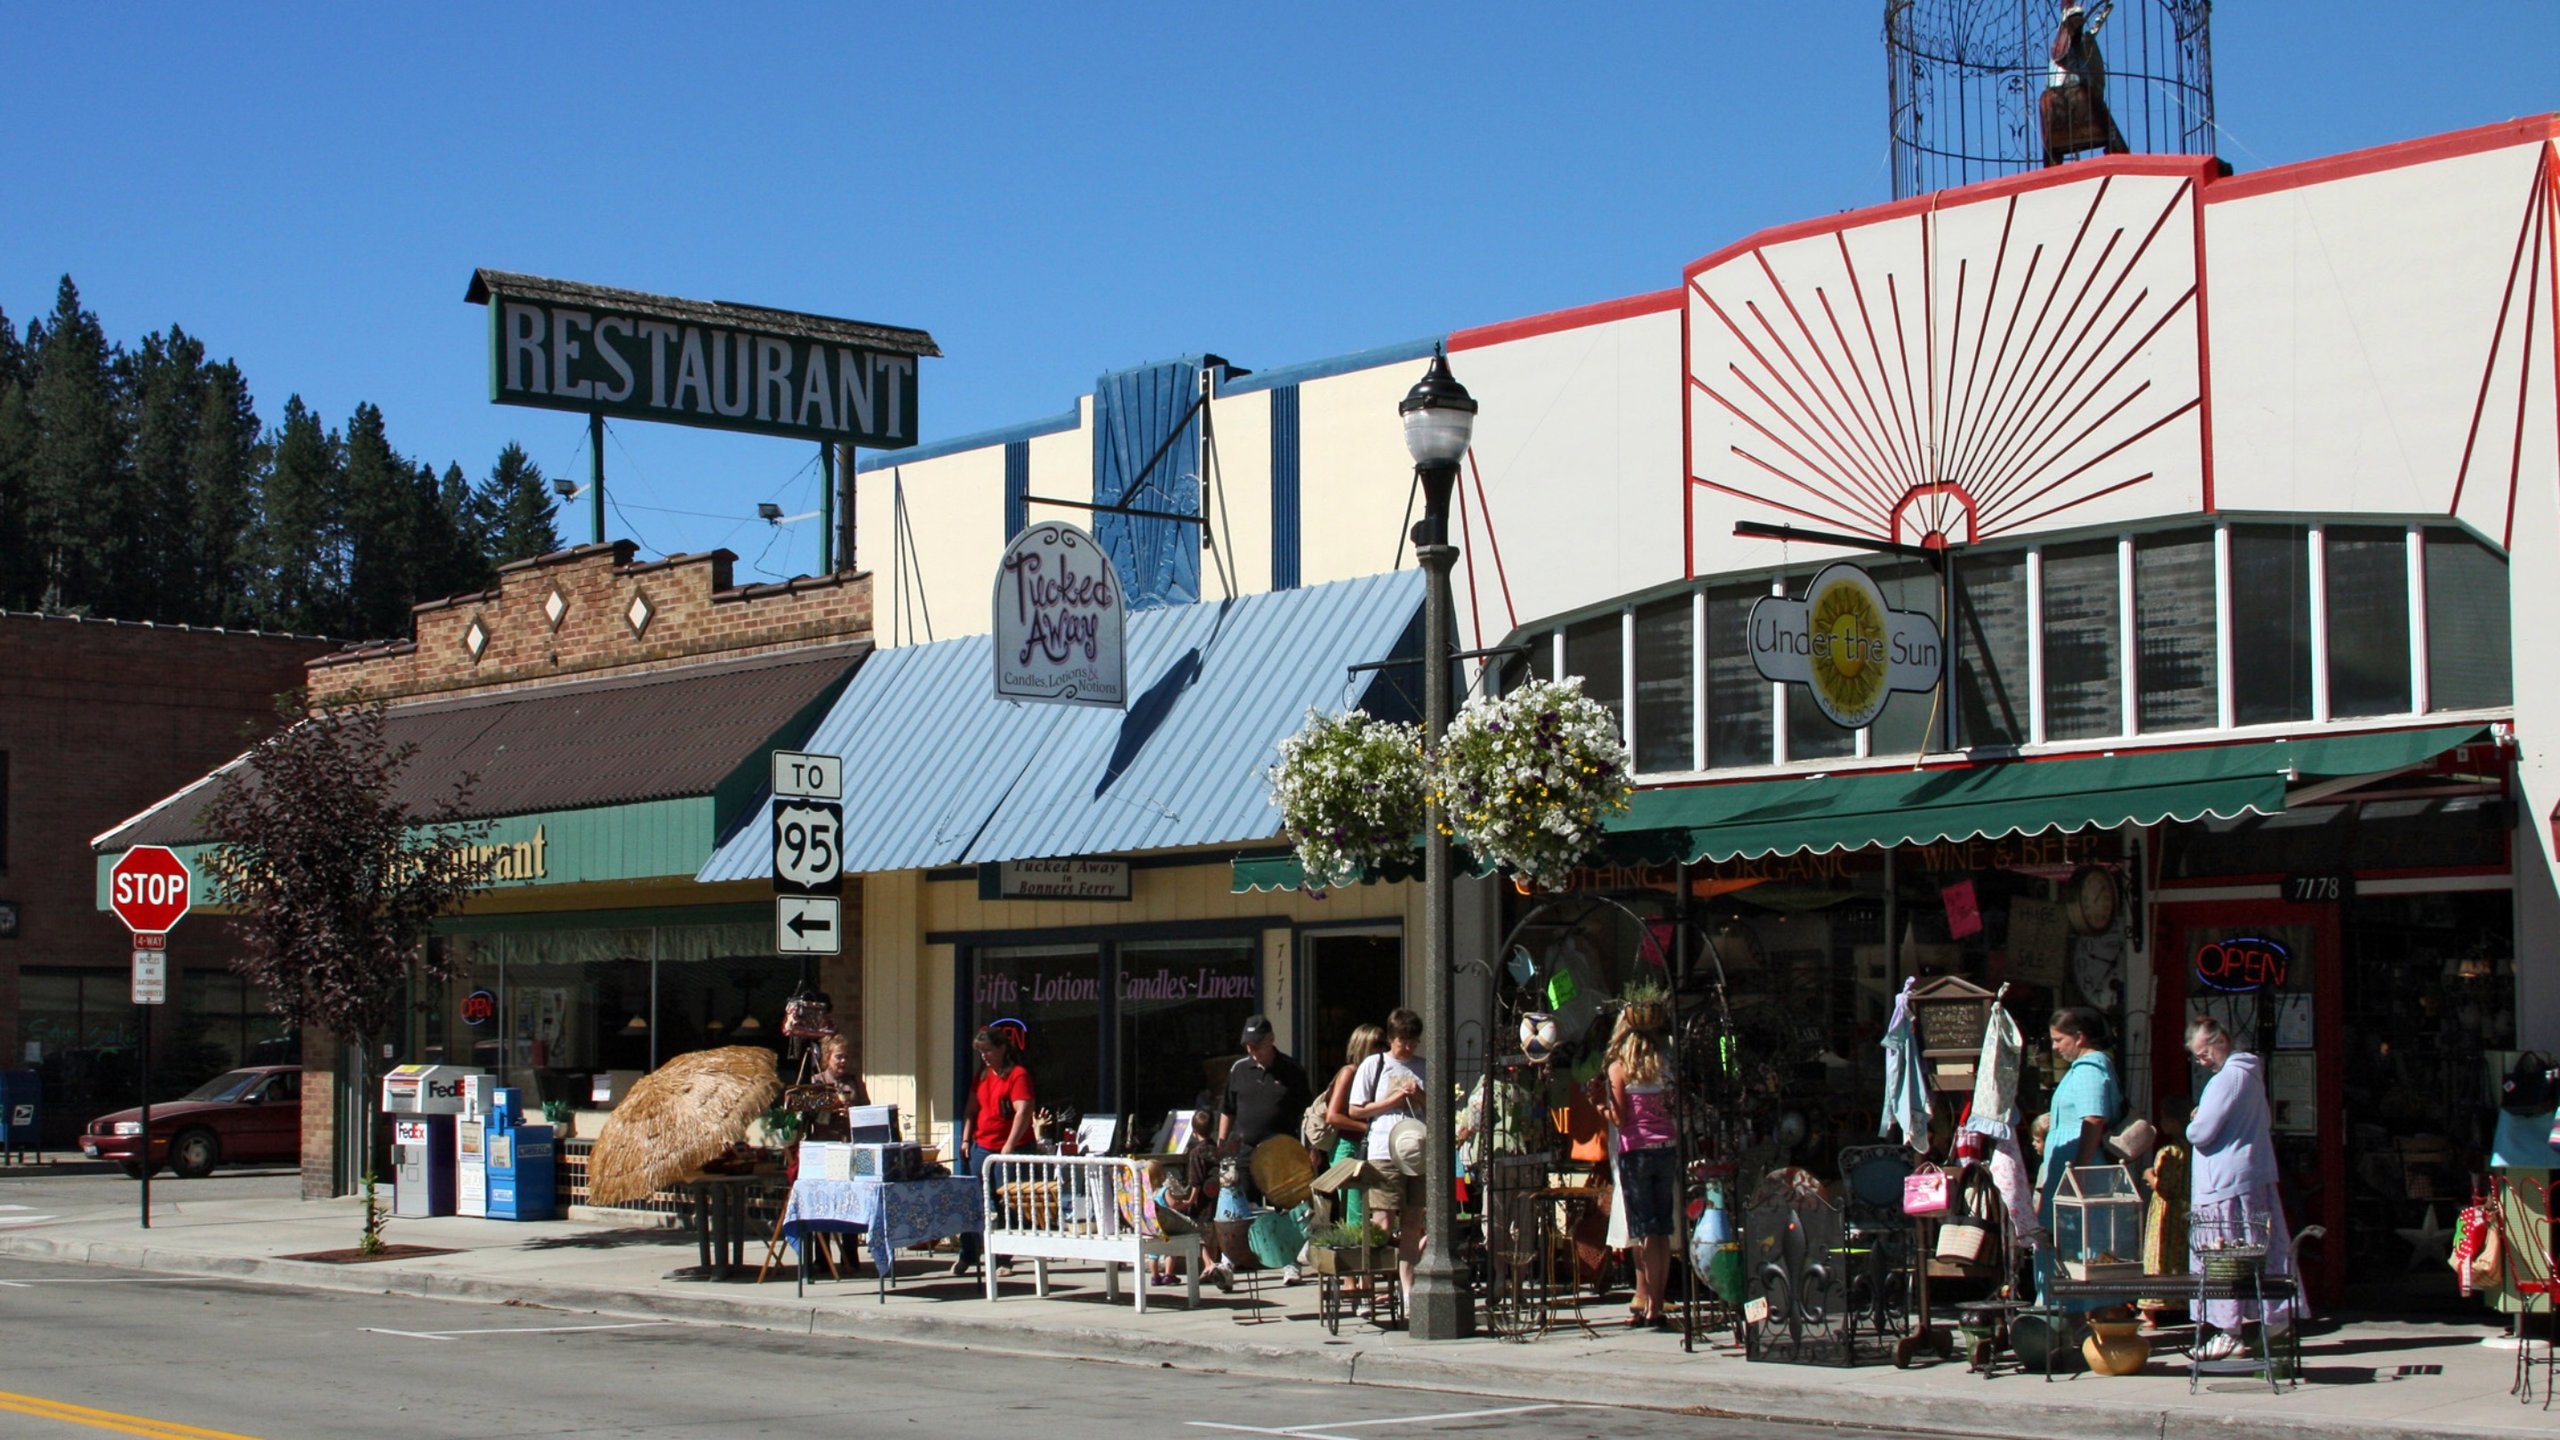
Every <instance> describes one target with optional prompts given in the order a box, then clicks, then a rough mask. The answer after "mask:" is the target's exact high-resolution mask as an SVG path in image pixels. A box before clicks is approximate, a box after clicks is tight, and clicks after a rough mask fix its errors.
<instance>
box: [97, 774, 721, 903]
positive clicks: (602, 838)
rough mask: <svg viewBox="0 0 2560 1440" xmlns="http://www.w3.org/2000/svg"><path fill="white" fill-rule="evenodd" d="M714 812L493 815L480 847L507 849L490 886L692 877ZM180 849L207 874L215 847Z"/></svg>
mask: <svg viewBox="0 0 2560 1440" xmlns="http://www.w3.org/2000/svg"><path fill="white" fill-rule="evenodd" d="M713 810H714V803H713V800H712V797H710V796H708V795H688V796H683V797H681V798H678V799H674V800H643V801H640V802H638V803H636V804H631V805H599V806H594V807H591V808H588V809H583V810H550V811H538V812H535V813H533V814H530V815H501V816H493V817H491V818H490V819H489V820H488V821H486V822H485V823H486V824H487V825H488V827H489V828H488V834H487V837H486V838H485V839H483V840H481V841H480V842H478V843H480V844H481V845H484V846H490V847H499V846H504V847H507V850H506V853H505V854H503V855H501V856H499V857H498V858H499V863H500V865H501V867H502V869H501V872H500V873H501V875H502V876H503V877H504V878H501V879H499V880H497V881H496V882H494V883H493V884H491V885H490V886H489V887H488V888H489V889H491V890H529V889H536V888H540V887H545V886H552V885H595V884H611V883H614V882H617V881H629V880H690V879H692V878H693V877H694V875H695V874H697V873H699V872H700V870H701V869H702V866H703V863H704V862H705V861H707V860H709V859H710V858H711V853H712V850H713V848H714V845H713V835H712V824H711V817H712V813H713ZM174 848H175V849H176V850H177V852H178V858H179V859H181V860H183V861H185V862H186V864H187V868H188V869H190V870H193V871H195V872H196V873H197V874H198V875H202V874H203V873H204V870H205V865H206V860H205V857H206V856H207V854H208V853H209V852H211V851H212V850H214V849H216V848H217V847H216V846H215V845H214V844H212V843H205V844H198V845H180V846H176V847H174ZM118 854H121V852H118ZM117 858H118V856H117V855H100V856H98V857H97V890H96V895H95V897H94V898H95V903H96V905H97V907H98V908H99V909H100V910H104V909H106V908H107V872H108V870H109V869H110V868H112V867H113V866H114V864H115V862H116V859H117ZM517 872H530V873H517Z"/></svg>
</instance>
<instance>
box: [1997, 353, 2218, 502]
mask: <svg viewBox="0 0 2560 1440" xmlns="http://www.w3.org/2000/svg"><path fill="white" fill-rule="evenodd" d="M2171 313H2173V314H2174V313H2175V312H2174V311H2173V312H2171ZM2165 320H2166V317H2163V321H2164V323H2165ZM2150 390H2151V382H2150V381H2148V380H2145V381H2143V382H2142V383H2141V384H2139V385H2136V386H2134V387H2133V390H2132V393H2130V394H2128V395H2126V396H2125V397H2124V398H2123V399H2121V400H2119V401H2117V402H2116V403H2114V404H2113V405H2110V406H2108V407H2107V408H2106V409H2105V410H2103V411H2101V412H2100V413H2099V415H2098V418H2097V419H2095V420H2092V421H2090V422H2089V424H2088V426H2087V427H2086V428H2085V429H2083V430H2082V431H2081V432H2080V433H2079V434H2077V435H2074V436H2072V437H2071V439H2070V442H2069V443H2068V444H2065V445H2064V446H2063V447H2062V450H2061V452H2060V453H2061V454H2062V455H2068V454H2070V453H2071V449H2072V446H2075V445H2078V444H2079V443H2080V442H2081V441H2083V440H2086V439H2088V438H2089V437H2090V436H2092V435H2094V434H2096V433H2097V432H2098V430H2099V428H2100V427H2101V426H2104V425H2105V424H2106V423H2107V422H2108V421H2110V420H2113V419H2114V418H2116V417H2117V416H2118V415H2121V414H2123V413H2124V412H2125V410H2126V409H2127V408H2129V407H2130V406H2131V405H2132V404H2133V402H2134V401H2136V400H2139V399H2141V398H2142V397H2143V396H2144V395H2146V394H2148V393H2149V392H2150ZM2103 393H2105V392H2104V387H2103V386H2100V387H2093V388H2092V389H2091V390H2090V391H2089V393H2088V394H2087V395H2084V396H2082V397H2081V399H2080V403H2079V404H2077V405H2074V406H2072V407H2071V409H2070V411H2069V413H2067V414H2065V415H2064V416H2063V417H2062V423H2063V424H2065V425H2068V424H2070V423H2071V421H2072V420H2073V418H2075V417H2076V416H2078V415H2079V413H2080V412H2081V411H2082V410H2085V409H2087V408H2088V407H2089V405H2090V404H2091V403H2092V402H2094V401H2095V400H2096V399H2097V398H2098V396H2099V395H2101V394H2103ZM2049 443H2051V437H2047V439H2046V441H2045V442H2043V443H2039V444H2038V445H2037V446H2036V449H2038V450H2041V449H2043V448H2044V444H2049ZM2057 458H2058V457H2057ZM2023 463H2024V462H2023V461H2021V464H2022V465H2023ZM2034 479H2035V474H2034V472H2033V471H2032V470H2013V471H2012V472H2011V473H2010V474H2009V475H2004V476H2002V477H2001V480H2000V486H1999V488H1998V489H1996V490H1986V491H1985V492H1984V493H1983V505H1984V507H1985V508H1986V509H1987V510H1989V511H1990V513H1992V514H1994V515H1998V514H2001V513H2003V512H2005V511H2008V510H2014V509H2016V508H2017V507H2018V506H2020V505H2024V504H2027V503H2029V502H2031V501H2035V500H2040V499H2042V498H2044V497H2045V496H2046V495H2048V494H2050V493H2052V491H2053V487H2054V486H2055V485H2059V484H2061V483H2062V481H2060V480H2056V481H2053V482H2051V483H2049V484H2047V485H2046V486H2045V487H2044V488H2043V489H2042V490H2038V491H2036V492H2035V493H2034V494H2032V495H2026V496H2022V497H2017V498H2014V499H2013V498H2012V492H2013V491H2016V490H2018V489H2020V488H2022V487H2023V486H2025V485H2028V484H2031V483H2033V481H2034Z"/></svg>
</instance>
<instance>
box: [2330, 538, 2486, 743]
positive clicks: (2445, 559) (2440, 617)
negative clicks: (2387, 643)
mask: <svg viewBox="0 0 2560 1440" xmlns="http://www.w3.org/2000/svg"><path fill="white" fill-rule="evenodd" d="M2426 547H2427V548H2426V566H2427V701H2428V703H2429V704H2430V705H2432V706H2433V707H2434V708H2436V709H2438V710H2472V709H2478V708H2481V707H2484V706H2486V707H2493V706H2501V705H2512V704H2514V703H2515V698H2516V686H2515V662H2514V650H2513V646H2514V644H2515V635H2514V631H2513V629H2512V628H2511V626H2512V622H2511V620H2510V618H2509V615H2508V610H2507V561H2506V557H2504V556H2502V555H2500V554H2499V553H2498V552H2497V551H2495V550H2492V549H2490V548H2489V547H2488V546H2486V545H2484V544H2482V543H2480V542H2479V541H2478V540H2477V539H2474V538H2473V537H2472V536H2471V535H2469V534H2468V533H2466V532H2464V531H2461V530H2456V529H2452V528H2450V527H2439V528H2435V529H2430V530H2428V531H2427V532H2426ZM2330 583H2331V584H2332V585H2335V584H2336V583H2337V582H2336V581H2334V580H2332V581H2331V582H2330ZM2333 633H2334V632H2333Z"/></svg>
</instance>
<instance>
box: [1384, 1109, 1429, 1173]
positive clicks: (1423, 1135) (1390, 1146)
mask: <svg viewBox="0 0 2560 1440" xmlns="http://www.w3.org/2000/svg"><path fill="white" fill-rule="evenodd" d="M1430 1153H1431V1129H1430V1127H1429V1126H1426V1125H1424V1124H1423V1123H1422V1122H1421V1121H1419V1120H1416V1119H1414V1118H1413V1117H1412V1116H1410V1115H1408V1116H1406V1117H1404V1118H1403V1119H1401V1120H1398V1121H1397V1122H1396V1123H1395V1124H1394V1125H1393V1126H1392V1127H1390V1128H1389V1129H1388V1131H1387V1164H1386V1169H1387V1170H1388V1171H1390V1172H1391V1173H1393V1174H1397V1175H1402V1176H1405V1177H1407V1178H1409V1179H1415V1180H1419V1179H1421V1178H1422V1172H1423V1167H1424V1165H1425V1164H1426V1162H1427V1160H1428V1157H1429V1155H1430Z"/></svg>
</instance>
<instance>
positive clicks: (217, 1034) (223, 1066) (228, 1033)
mask: <svg viewBox="0 0 2560 1440" xmlns="http://www.w3.org/2000/svg"><path fill="white" fill-rule="evenodd" d="M178 1030H179V1035H180V1039H179V1044H180V1045H181V1046H183V1047H188V1048H192V1049H195V1050H197V1051H199V1052H200V1053H199V1057H198V1059H199V1062H200V1063H201V1064H203V1065H204V1066H205V1067H206V1070H205V1073H206V1074H207V1075H208V1076H210V1075H212V1074H214V1073H217V1072H219V1071H223V1070H228V1069H231V1068H233V1067H234V1066H239V1065H277V1064H284V1063H287V1062H289V1061H291V1060H294V1059H297V1058H299V1054H298V1052H297V1051H296V1050H295V1049H294V1047H293V1046H292V1045H291V1043H290V1042H289V1041H288V1040H287V1039H286V1038H285V1030H284V1021H283V1020H282V1019H280V1018H278V1016H277V1015H276V1013H275V1012H274V1011H273V1010H270V1009H269V1008H267V1002H266V997H265V995H264V994H262V993H261V992H259V991H258V990H256V989H255V988H253V987H252V986H251V985H250V984H249V982H248V981H246V980H243V979H241V978H240V977H239V976H237V975H234V974H232V973H231V972H229V971H227V970H189V971H187V972H185V973H184V974H183V975H181V976H180V977H179V982H178Z"/></svg>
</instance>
